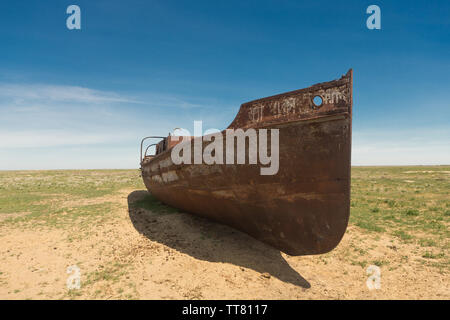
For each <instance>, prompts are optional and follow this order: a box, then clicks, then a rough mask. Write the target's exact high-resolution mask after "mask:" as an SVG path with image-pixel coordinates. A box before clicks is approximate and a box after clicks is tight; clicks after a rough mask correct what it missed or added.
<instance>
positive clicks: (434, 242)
mask: <svg viewBox="0 0 450 320" xmlns="http://www.w3.org/2000/svg"><path fill="white" fill-rule="evenodd" d="M449 192H450V167H449V166H432V167H427V166H416V167H354V168H352V200H351V201H352V206H351V215H350V223H353V224H354V225H356V226H358V227H360V228H362V229H365V230H367V231H369V232H373V233H384V232H385V233H388V234H390V235H393V236H395V237H397V238H399V239H401V240H402V241H404V242H406V243H417V244H418V245H420V246H421V247H436V248H440V249H446V248H447V249H448V247H449V239H450V228H449V223H450V218H449V215H450V213H449V210H448V208H449V207H450V194H449ZM444 256H445V255H444Z"/></svg>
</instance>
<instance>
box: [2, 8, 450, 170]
mask: <svg viewBox="0 0 450 320" xmlns="http://www.w3.org/2000/svg"><path fill="white" fill-rule="evenodd" d="M71 4H76V5H78V6H79V7H80V8H81V30H68V29H67V27H66V19H67V17H68V14H66V8H67V7H68V6H69V5H71ZM371 4H377V5H378V6H379V7H380V8H381V30H368V29H367V28H366V19H367V17H368V15H367V14H366V12H365V11H366V8H367V7H368V6H369V5H371ZM449 26H450V2H449V1H352V0H347V1H325V0H318V1H262V0H260V1H168V0H165V1H127V2H124V1H81V0H73V1H63V0H58V1H2V2H1V3H0V44H1V45H0V170H1V169H56V168H137V167H138V166H139V164H138V162H139V155H138V153H139V142H140V138H141V137H143V136H146V135H150V134H152V135H166V134H167V133H168V132H169V131H171V130H172V129H173V128H175V127H185V128H187V129H189V130H192V128H193V121H194V120H203V127H204V129H206V128H218V129H224V128H226V127H227V126H228V125H229V123H230V122H231V121H232V120H233V118H234V116H235V115H236V113H237V111H238V109H239V105H240V104H241V103H243V102H246V101H250V100H253V99H255V98H260V97H265V96H269V95H272V94H276V93H281V92H285V91H289V90H295V89H299V88H303V87H307V86H309V85H312V84H314V83H317V82H322V81H328V80H331V79H335V78H339V77H340V76H341V75H342V74H344V73H345V72H347V70H348V69H349V68H353V69H354V119H353V155H352V163H353V164H354V165H390V164H398V165H405V164H450V143H449V142H450V126H449V124H450V102H449V99H448V94H449V92H450V90H449V89H450V81H449V80H450V79H449V78H450V31H449V30H450V28H449ZM192 131H193V130H192Z"/></svg>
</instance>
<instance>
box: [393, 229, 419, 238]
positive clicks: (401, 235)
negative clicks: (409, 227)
mask: <svg viewBox="0 0 450 320" xmlns="http://www.w3.org/2000/svg"><path fill="white" fill-rule="evenodd" d="M394 235H395V236H396V237H399V238H400V239H402V240H411V239H413V238H414V237H413V236H411V235H410V234H408V233H406V232H405V231H403V230H397V231H395V232H394Z"/></svg>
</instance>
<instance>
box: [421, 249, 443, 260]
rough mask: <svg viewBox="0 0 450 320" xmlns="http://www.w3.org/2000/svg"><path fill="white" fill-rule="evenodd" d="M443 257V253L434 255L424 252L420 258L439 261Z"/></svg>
mask: <svg viewBox="0 0 450 320" xmlns="http://www.w3.org/2000/svg"><path fill="white" fill-rule="evenodd" d="M444 257H445V254H444V253H442V252H441V253H438V254H435V253H432V252H430V251H426V252H425V253H424V254H423V255H422V258H426V259H441V258H444Z"/></svg>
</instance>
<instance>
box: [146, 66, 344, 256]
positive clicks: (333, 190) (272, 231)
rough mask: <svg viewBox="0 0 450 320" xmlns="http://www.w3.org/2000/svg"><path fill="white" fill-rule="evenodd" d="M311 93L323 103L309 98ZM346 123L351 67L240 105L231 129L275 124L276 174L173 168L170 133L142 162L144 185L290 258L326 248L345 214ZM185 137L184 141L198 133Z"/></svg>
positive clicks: (249, 168)
mask: <svg viewBox="0 0 450 320" xmlns="http://www.w3.org/2000/svg"><path fill="white" fill-rule="evenodd" d="M315 96H320V97H321V98H322V104H321V105H319V106H316V105H315V104H314V103H313V99H314V97H315ZM351 125H352V70H350V71H349V72H348V73H347V74H346V75H345V76H343V77H342V78H340V79H338V80H334V81H330V82H324V83H320V84H317V85H314V86H311V87H309V88H306V89H301V90H297V91H292V92H287V93H284V94H281V95H276V96H272V97H268V98H264V99H259V100H255V101H251V102H247V103H245V104H243V105H241V108H240V110H239V112H238V114H237V116H236V118H235V119H234V121H233V122H232V123H231V125H230V126H229V127H228V128H234V129H236V128H243V129H245V128H268V129H271V128H278V129H279V133H280V140H279V141H280V144H279V148H280V150H279V154H280V159H279V164H280V167H279V171H278V173H277V174H276V175H272V176H271V175H267V176H264V175H260V170H259V168H260V166H259V165H254V164H247V165H242V164H239V165H238V164H234V165H230V164H213V165H207V164H204V163H203V164H188V165H186V164H182V165H175V164H173V162H172V160H171V157H170V151H171V149H172V147H173V146H174V145H176V144H177V143H179V141H174V140H173V139H172V138H173V137H170V136H169V137H168V139H166V140H165V142H164V143H162V142H161V143H160V144H159V148H158V151H157V152H158V154H157V155H156V156H154V157H148V158H146V159H144V160H143V162H142V164H141V170H142V176H143V179H144V183H145V185H146V187H147V188H148V190H149V191H150V192H151V193H152V194H154V195H155V197H157V198H158V199H160V200H161V201H163V202H165V203H167V204H169V205H171V206H174V207H177V208H179V209H181V210H184V211H187V212H191V213H195V214H198V215H201V216H204V217H208V218H211V219H214V220H216V221H218V222H221V223H224V224H227V225H230V226H232V227H234V228H236V229H239V230H241V231H244V232H246V233H248V234H250V235H252V236H253V237H255V238H256V239H259V240H261V241H263V242H265V243H267V244H270V245H272V246H274V247H275V248H278V249H279V250H281V251H284V252H286V253H288V254H291V255H307V254H320V253H325V252H328V251H330V250H332V249H333V248H334V247H335V246H336V245H337V244H338V243H339V241H340V240H341V238H342V236H343V235H344V232H345V230H346V227H347V223H348V218H349V214H350V159H351ZM222 135H223V136H224V140H225V131H223V132H222ZM189 139H190V140H189V141H188V142H182V143H192V141H193V140H195V139H200V138H199V137H197V138H195V137H189ZM180 140H181V139H180ZM208 144H209V142H207V141H204V142H203V147H205V146H206V145H208ZM164 146H165V147H164ZM224 148H225V147H224ZM269 152H270V150H269ZM224 154H225V150H224ZM235 154H236V150H235ZM192 157H193V156H192ZM192 163H193V162H192Z"/></svg>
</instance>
